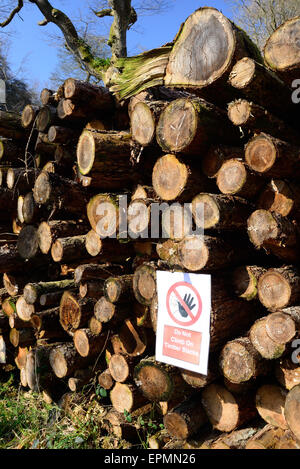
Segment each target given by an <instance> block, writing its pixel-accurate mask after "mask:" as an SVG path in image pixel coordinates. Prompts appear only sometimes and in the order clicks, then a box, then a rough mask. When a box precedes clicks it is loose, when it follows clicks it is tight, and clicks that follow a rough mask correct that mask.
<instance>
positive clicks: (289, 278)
mask: <svg viewBox="0 0 300 469" xmlns="http://www.w3.org/2000/svg"><path fill="white" fill-rule="evenodd" d="M258 297H259V300H260V302H261V303H262V304H263V305H264V306H265V307H266V308H268V309H269V310H271V311H272V310H273V311H276V310H280V309H282V308H287V307H288V306H293V305H296V304H297V303H298V301H299V299H300V276H299V272H298V270H297V268H295V267H293V266H285V267H282V268H279V269H269V270H268V271H267V272H266V273H265V274H263V275H262V276H261V277H260V279H259V281H258Z"/></svg>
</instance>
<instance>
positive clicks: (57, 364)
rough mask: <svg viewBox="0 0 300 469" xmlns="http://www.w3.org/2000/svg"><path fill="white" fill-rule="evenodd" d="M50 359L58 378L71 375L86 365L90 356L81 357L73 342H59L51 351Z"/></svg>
mask: <svg viewBox="0 0 300 469" xmlns="http://www.w3.org/2000/svg"><path fill="white" fill-rule="evenodd" d="M49 361H50V365H51V368H52V370H53V372H54V374H55V375H56V376H57V377H58V378H64V377H68V376H71V375H72V374H73V373H74V372H75V371H76V370H77V369H81V368H84V367H86V366H87V365H88V364H89V363H90V361H91V358H90V357H81V356H80V355H79V354H78V352H77V350H76V349H75V346H74V344H73V343H71V342H69V343H63V344H59V345H57V346H55V347H53V349H52V350H51V352H50V356H49Z"/></svg>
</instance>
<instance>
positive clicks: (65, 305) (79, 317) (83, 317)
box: [59, 291, 94, 333]
mask: <svg viewBox="0 0 300 469" xmlns="http://www.w3.org/2000/svg"><path fill="white" fill-rule="evenodd" d="M93 310H94V300H92V299H79V300H77V299H76V296H74V295H72V294H71V293H70V292H67V291H65V292H64V293H63V295H62V298H61V301H60V306H59V321H60V324H61V326H62V328H63V329H64V330H65V331H66V332H69V333H73V332H75V331H76V329H81V328H82V327H85V326H86V325H87V323H88V320H89V319H90V318H91V317H92V316H93V312H94V311H93Z"/></svg>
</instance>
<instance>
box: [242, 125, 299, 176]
mask: <svg viewBox="0 0 300 469" xmlns="http://www.w3.org/2000/svg"><path fill="white" fill-rule="evenodd" d="M299 155H300V152H299V148H298V146H293V145H291V144H290V143H287V142H284V141H282V140H279V139H278V138H275V137H272V136H271V135H268V134H265V133H260V134H259V135H255V136H254V137H253V138H252V139H251V140H250V141H249V142H248V143H247V145H246V147H245V159H246V163H247V164H248V166H249V167H250V168H251V169H252V170H253V171H256V172H257V173H259V174H261V175H263V176H266V177H267V178H284V177H287V178H289V177H290V178H291V179H295V178H296V179H299V177H300V158H299Z"/></svg>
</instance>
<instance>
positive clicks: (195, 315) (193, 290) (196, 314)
mask: <svg viewBox="0 0 300 469" xmlns="http://www.w3.org/2000/svg"><path fill="white" fill-rule="evenodd" d="M178 287H186V288H189V289H190V290H191V293H193V294H194V295H195V296H196V298H197V300H198V311H195V312H192V310H191V309H190V308H189V307H188V305H187V304H186V303H185V301H184V300H183V298H181V295H180V294H179V293H178V291H177V288H178ZM172 293H174V295H175V296H176V299H177V301H178V303H179V304H180V305H181V306H182V307H183V308H184V310H185V311H186V313H187V315H188V316H189V317H190V320H189V321H179V320H178V319H176V317H175V316H174V314H173V313H172V311H171V307H170V297H171V294H172ZM166 304H167V311H168V313H169V316H170V317H171V318H172V320H173V321H174V322H176V324H179V325H180V326H192V325H193V324H195V323H196V322H197V321H198V319H199V318H200V316H201V312H202V301H201V297H200V295H199V293H198V291H197V290H196V288H195V287H194V286H193V285H191V284H190V283H187V282H177V283H174V285H172V286H171V287H170V288H169V291H168V293H167V298H166Z"/></svg>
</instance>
